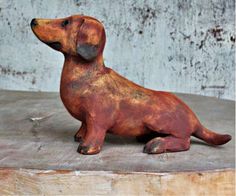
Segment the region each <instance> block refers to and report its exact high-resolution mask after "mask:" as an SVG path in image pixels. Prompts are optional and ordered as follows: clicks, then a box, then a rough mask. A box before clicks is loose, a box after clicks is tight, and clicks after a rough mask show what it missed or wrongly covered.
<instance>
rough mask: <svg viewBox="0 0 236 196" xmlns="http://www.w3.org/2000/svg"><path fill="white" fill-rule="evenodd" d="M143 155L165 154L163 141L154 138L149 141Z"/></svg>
mask: <svg viewBox="0 0 236 196" xmlns="http://www.w3.org/2000/svg"><path fill="white" fill-rule="evenodd" d="M143 152H144V153H148V154H160V153H163V152H165V149H164V148H163V141H162V139H161V138H155V139H152V140H151V141H149V142H148V143H147V144H146V145H145V146H144V148H143Z"/></svg>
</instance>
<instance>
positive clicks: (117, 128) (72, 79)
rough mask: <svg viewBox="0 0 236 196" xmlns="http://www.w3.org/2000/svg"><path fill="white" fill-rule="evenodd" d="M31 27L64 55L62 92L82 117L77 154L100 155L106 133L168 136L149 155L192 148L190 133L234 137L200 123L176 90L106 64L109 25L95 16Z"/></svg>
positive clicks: (218, 140)
mask: <svg viewBox="0 0 236 196" xmlns="http://www.w3.org/2000/svg"><path fill="white" fill-rule="evenodd" d="M31 28H32V31H33V32H34V34H35V35H36V36H37V37H38V38H39V40H41V41H42V42H43V43H45V44H47V45H48V46H50V47H51V48H53V49H55V50H58V51H60V52H62V53H63V54H64V56H65V62H64V66H63V71H62V75H61V86H60V95H61V99H62V102H63V103H64V105H65V107H66V109H67V110H68V111H69V113H70V114H71V115H72V116H73V117H74V118H76V119H77V120H80V121H82V127H81V129H80V130H79V131H78V133H77V134H76V135H75V139H76V141H80V144H79V147H78V152H79V153H82V154H97V153H99V152H100V150H101V148H102V146H103V143H104V139H105V135H106V133H107V132H108V133H113V134H117V135H122V136H136V137H137V136H139V137H141V136H142V135H144V136H145V137H146V135H149V134H150V133H153V132H155V133H158V134H159V133H160V134H165V135H166V137H158V136H155V137H154V138H152V139H151V140H150V141H149V142H148V143H147V144H146V145H145V147H144V152H145V153H149V154H160V153H164V152H178V151H185V150H188V149H189V148H190V136H191V135H193V136H195V137H197V138H200V139H202V140H204V141H205V142H207V143H209V144H212V145H222V144H225V143H227V142H228V141H230V140H231V136H230V135H226V134H225V135H221V134H217V133H215V132H212V131H210V130H208V129H206V128H205V127H204V126H202V125H201V123H200V122H199V120H198V118H197V117H196V115H195V114H194V113H193V112H192V111H191V109H190V108H189V107H188V106H187V105H186V104H185V103H184V102H183V101H181V100H180V99H179V98H177V97H176V96H175V95H174V94H171V93H168V92H164V91H154V90H150V89H147V88H144V87H142V86H139V85H137V84H135V83H133V82H131V81H129V80H127V79H126V78H124V77H122V76H121V75H119V74H118V73H116V72H115V71H113V70H112V69H110V68H107V67H106V66H105V65H104V61H103V50H104V46H105V42H106V35H105V29H104V27H103V25H102V23H101V22H100V21H98V20H97V19H95V18H92V17H88V16H82V15H74V16H70V17H67V18H62V19H33V20H32V21H31ZM81 48H82V50H81ZM80 132H81V133H80ZM152 135H153V134H152Z"/></svg>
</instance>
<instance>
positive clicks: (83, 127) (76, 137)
mask: <svg viewBox="0 0 236 196" xmlns="http://www.w3.org/2000/svg"><path fill="white" fill-rule="evenodd" d="M85 134H86V124H85V123H82V125H81V127H80V129H79V130H78V131H77V132H76V134H75V135H74V140H75V142H82V141H83V139H84V137H85Z"/></svg>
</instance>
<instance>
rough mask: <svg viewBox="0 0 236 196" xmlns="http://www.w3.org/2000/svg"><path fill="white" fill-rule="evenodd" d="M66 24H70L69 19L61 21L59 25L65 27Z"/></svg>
mask: <svg viewBox="0 0 236 196" xmlns="http://www.w3.org/2000/svg"><path fill="white" fill-rule="evenodd" d="M68 24H70V21H69V20H64V21H62V23H61V26H62V27H65V26H66V25H68Z"/></svg>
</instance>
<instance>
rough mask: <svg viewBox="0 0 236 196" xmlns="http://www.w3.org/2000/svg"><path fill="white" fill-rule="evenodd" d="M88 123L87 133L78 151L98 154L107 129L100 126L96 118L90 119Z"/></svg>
mask: <svg viewBox="0 0 236 196" xmlns="http://www.w3.org/2000/svg"><path fill="white" fill-rule="evenodd" d="M86 124H87V130H86V134H85V137H84V140H83V141H82V142H81V143H80V145H79V147H78V150H77V152H79V153H81V154H97V153H99V152H100V150H101V148H102V145H103V143H104V139H105V135H106V129H104V128H103V127H102V126H100V125H99V124H98V123H97V122H96V121H95V120H89V121H88V122H86Z"/></svg>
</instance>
